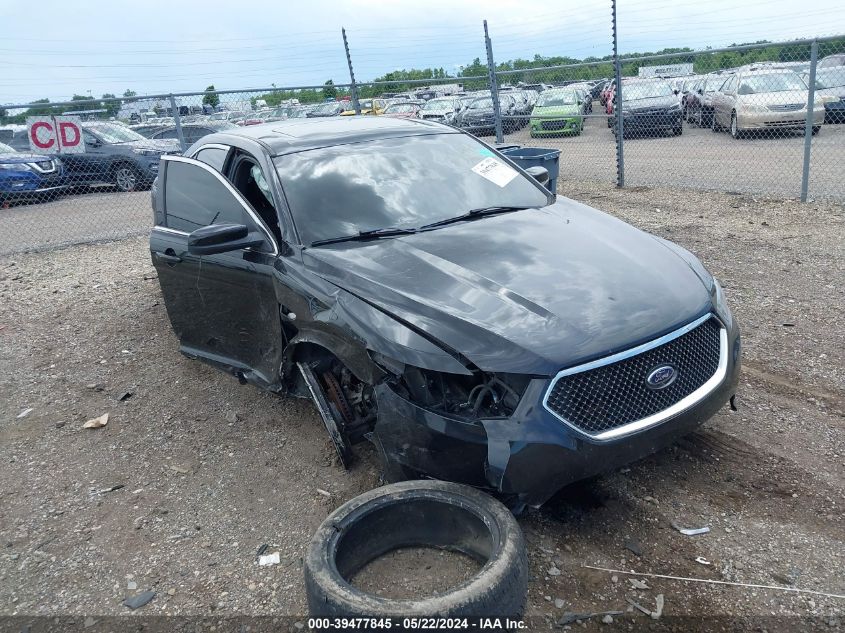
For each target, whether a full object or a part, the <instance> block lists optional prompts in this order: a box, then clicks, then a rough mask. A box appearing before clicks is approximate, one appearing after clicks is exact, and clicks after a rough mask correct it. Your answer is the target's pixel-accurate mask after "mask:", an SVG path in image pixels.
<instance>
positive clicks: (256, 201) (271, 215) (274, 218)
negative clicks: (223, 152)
mask: <svg viewBox="0 0 845 633" xmlns="http://www.w3.org/2000/svg"><path fill="white" fill-rule="evenodd" d="M231 170H232V172H231V178H230V180H231V182H232V184H233V185H234V186H235V188H236V189H237V190H238V191H240V192H241V193H242V194H243V196H244V198H246V201H247V202H248V203H249V205H250V206H251V207H252V208H253V210H254V211H255V212H256V213H257V214H258V216H259V217H260V218H261V219H262V220H264V224H266V225H267V227H268V228H269V229H270V232H271V233H273V235H274V236H275V237H276V239H277V240H279V241H281V239H282V234H281V229H280V228H279V218H278V214H277V213H276V205H275V203H274V202H273V193H272V191H271V189H270V183H269V182H268V181H267V178H266V177H265V176H264V172H263V170H262V169H261V167H260V166H259V165H258V162H257V161H256V160H255V159H254V158H252V157H250V156H248V155H245V154H241V155H240V156H239V157H237V158H236V159H235V163H234V165H233V166H232V168H231Z"/></svg>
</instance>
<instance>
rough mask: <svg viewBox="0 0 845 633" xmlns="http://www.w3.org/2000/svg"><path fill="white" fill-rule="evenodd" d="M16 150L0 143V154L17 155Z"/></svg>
mask: <svg viewBox="0 0 845 633" xmlns="http://www.w3.org/2000/svg"><path fill="white" fill-rule="evenodd" d="M17 153H18V150H16V149H15V148H13V147H9V146H8V145H6V144H5V143H0V154H17Z"/></svg>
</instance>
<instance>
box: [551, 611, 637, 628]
mask: <svg viewBox="0 0 845 633" xmlns="http://www.w3.org/2000/svg"><path fill="white" fill-rule="evenodd" d="M623 613H624V612H623V611H600V612H598V613H589V612H588V613H573V612H571V611H567V612H566V613H564V614H563V616H562V617H561V618H560V620H558V621H557V624H558V626H566V625H567V624H572V623H573V622H581V621H582V620H589V619H591V618H598V617H601V618H602V619H604V618H606V617H607V616H611V617H613V616H614V615H622V614H623Z"/></svg>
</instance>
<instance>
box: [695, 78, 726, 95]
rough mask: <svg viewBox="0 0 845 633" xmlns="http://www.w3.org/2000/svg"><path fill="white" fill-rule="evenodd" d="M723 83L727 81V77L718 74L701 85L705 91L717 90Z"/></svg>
mask: <svg viewBox="0 0 845 633" xmlns="http://www.w3.org/2000/svg"><path fill="white" fill-rule="evenodd" d="M723 83H725V78H724V77H723V76H716V77H711V78H710V79H708V80H707V81H705V82H704V84H702V85H701V86H700V87H701V89H702V90H704V92H716V91H717V90H718V89H719V88H720V87H721V86H722V84H723Z"/></svg>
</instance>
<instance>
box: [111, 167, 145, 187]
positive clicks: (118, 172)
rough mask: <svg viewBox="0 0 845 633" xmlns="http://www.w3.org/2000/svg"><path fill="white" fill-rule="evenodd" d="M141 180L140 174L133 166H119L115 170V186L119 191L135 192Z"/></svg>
mask: <svg viewBox="0 0 845 633" xmlns="http://www.w3.org/2000/svg"><path fill="white" fill-rule="evenodd" d="M140 180H141V179H140V177H139V175H138V172H137V171H136V170H135V168H134V167H132V166H131V165H118V166H117V169H115V170H114V186H115V187H117V189H118V190H119V191H135V189H136V188H137V187H138V183H139V182H140Z"/></svg>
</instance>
